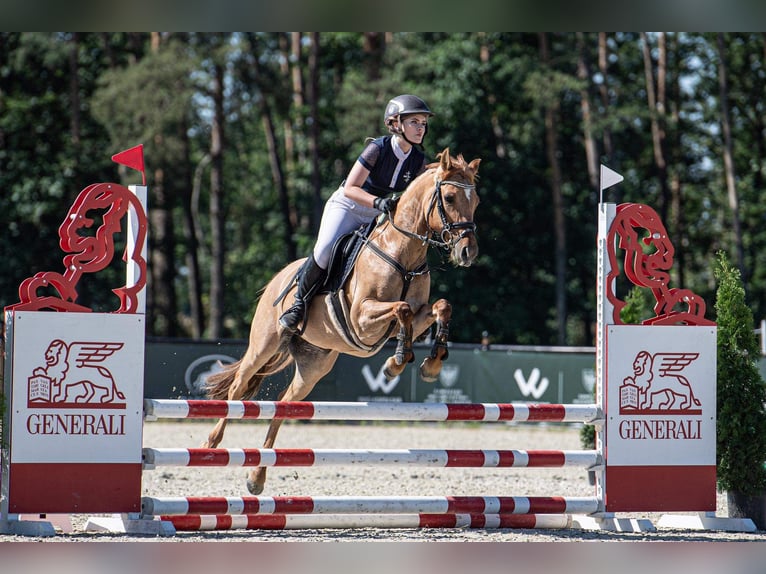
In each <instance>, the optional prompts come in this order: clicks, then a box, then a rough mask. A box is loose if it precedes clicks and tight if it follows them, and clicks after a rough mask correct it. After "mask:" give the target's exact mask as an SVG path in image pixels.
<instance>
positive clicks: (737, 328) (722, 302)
mask: <svg viewBox="0 0 766 574" xmlns="http://www.w3.org/2000/svg"><path fill="white" fill-rule="evenodd" d="M715 276H716V278H717V279H718V283H719V284H718V291H717V294H716V303H715V309H716V313H717V319H716V321H717V323H718V359H717V360H718V365H717V393H718V415H717V448H716V458H717V461H716V462H717V466H718V486H719V488H720V489H721V490H722V491H723V490H725V491H730V492H731V491H735V492H741V493H742V494H746V495H755V494H761V493H763V492H766V469H764V462H766V411H765V410H764V404H765V403H766V383H764V381H763V378H762V377H761V374H760V372H759V370H758V363H757V361H758V358H759V347H758V341H757V338H756V335H755V331H754V322H753V314H752V311H751V310H750V308H749V307H747V305H746V304H745V289H744V287H743V284H742V278H741V276H740V272H739V270H738V269H736V268H734V267H732V266H731V264H730V263H729V261H728V259H727V257H726V255H725V254H724V253H723V252H719V253H718V261H717V266H716V269H715Z"/></svg>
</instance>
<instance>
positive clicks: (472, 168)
mask: <svg viewBox="0 0 766 574" xmlns="http://www.w3.org/2000/svg"><path fill="white" fill-rule="evenodd" d="M480 163H481V159H479V158H478V157H477V158H476V159H475V160H473V161H472V162H471V163H469V164H468V170H469V171H471V172H472V173H473V174H474V175H476V174H477V173H478V171H479V164H480Z"/></svg>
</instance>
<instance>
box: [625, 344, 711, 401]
mask: <svg viewBox="0 0 766 574" xmlns="http://www.w3.org/2000/svg"><path fill="white" fill-rule="evenodd" d="M698 358H699V353H654V354H652V353H649V352H648V351H639V352H638V353H637V354H636V358H635V359H634V360H633V375H632V376H628V377H625V378H624V379H623V382H622V385H621V386H620V414H623V415H624V414H645V415H653V414H686V415H700V414H702V408H701V406H702V404H701V403H700V401H699V400H698V399H697V398H696V397H695V396H694V391H693V390H692V382H691V381H690V380H689V379H687V378H686V377H685V376H684V374H683V373H684V370H685V369H686V367H688V366H689V365H690V364H691V363H692V362H694V361H696V360H697V359H698Z"/></svg>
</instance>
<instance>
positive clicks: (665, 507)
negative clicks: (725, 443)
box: [605, 325, 716, 512]
mask: <svg viewBox="0 0 766 574" xmlns="http://www.w3.org/2000/svg"><path fill="white" fill-rule="evenodd" d="M606 335H607V336H606V356H607V369H606V371H607V372H606V387H605V388H606V401H607V413H608V415H607V421H606V449H605V452H606V492H607V496H606V510H607V511H610V512H615V511H641V510H653V511H689V510H694V511H700V512H702V511H715V510H716V455H715V449H716V328H715V327H710V326H687V325H683V326H681V325H679V326H669V325H668V326H645V325H609V326H607V331H606Z"/></svg>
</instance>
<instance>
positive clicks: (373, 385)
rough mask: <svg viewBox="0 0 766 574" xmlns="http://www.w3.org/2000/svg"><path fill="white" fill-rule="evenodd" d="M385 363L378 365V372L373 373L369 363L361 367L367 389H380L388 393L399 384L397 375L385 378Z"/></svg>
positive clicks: (375, 390)
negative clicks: (389, 378)
mask: <svg viewBox="0 0 766 574" xmlns="http://www.w3.org/2000/svg"><path fill="white" fill-rule="evenodd" d="M384 369H385V364H384V365H383V366H381V367H380V369H379V370H378V374H377V375H375V374H374V373H373V372H372V369H371V368H370V366H369V365H365V366H364V367H362V376H363V377H364V380H365V382H366V383H367V386H368V387H369V389H370V390H371V391H373V392H377V391H381V392H383V393H384V394H386V395H387V394H389V393H390V392H391V391H393V390H394V389H395V388H396V385H398V384H399V377H398V376H396V377H394V378H393V379H391V380H390V381H389V380H387V379H386V375H385V374H384V373H383V370H384Z"/></svg>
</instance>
